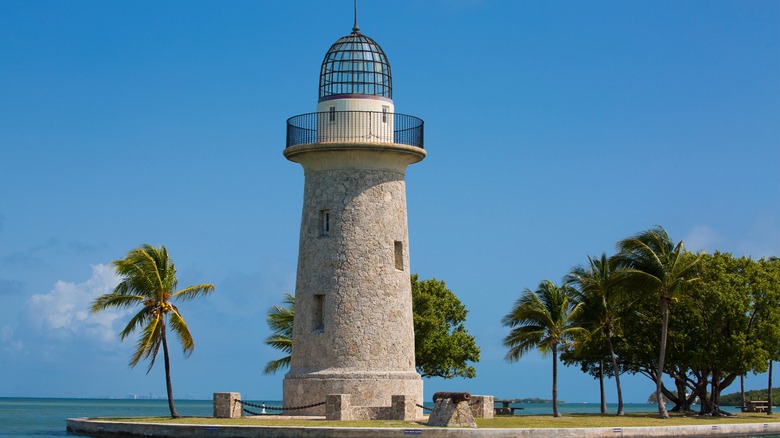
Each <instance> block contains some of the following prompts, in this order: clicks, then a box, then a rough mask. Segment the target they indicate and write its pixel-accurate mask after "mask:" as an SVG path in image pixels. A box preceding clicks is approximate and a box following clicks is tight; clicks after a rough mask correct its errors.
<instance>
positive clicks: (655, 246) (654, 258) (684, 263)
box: [614, 226, 702, 418]
mask: <svg viewBox="0 0 780 438" xmlns="http://www.w3.org/2000/svg"><path fill="white" fill-rule="evenodd" d="M617 247H618V253H617V254H616V255H615V256H614V258H615V261H616V263H617V265H618V266H620V267H621V268H622V270H621V273H620V276H619V277H620V281H621V282H622V283H623V285H624V286H625V287H626V290H634V291H636V292H643V293H654V294H656V295H657V296H658V299H659V304H660V308H661V346H660V349H659V352H658V363H657V369H656V373H655V374H656V376H655V383H656V388H655V391H656V399H657V401H658V415H659V416H660V417H661V418H669V413H668V412H667V411H666V406H665V405H664V402H663V396H662V394H661V392H662V388H663V371H664V359H665V356H666V338H667V334H668V331H669V303H670V302H671V301H672V299H673V298H675V297H676V296H678V295H679V294H680V293H681V292H682V291H683V290H684V289H685V288H686V287H687V286H688V285H689V284H690V283H692V282H694V281H696V280H697V278H695V277H692V276H690V275H687V274H689V273H690V271H691V269H692V268H693V267H694V266H695V265H696V264H697V263H698V262H699V260H701V256H702V255H701V254H698V255H697V256H695V257H690V256H688V255H687V254H688V253H687V252H686V251H685V246H684V244H683V241H682V240H681V241H680V242H678V243H676V244H675V243H674V242H672V239H670V238H669V234H668V233H667V232H666V230H665V229H663V228H662V227H660V226H656V227H655V228H652V229H650V230H645V231H642V232H640V233H638V234H636V235H634V236H631V237H629V238H627V239H624V240H621V241H620V242H618V243H617Z"/></svg>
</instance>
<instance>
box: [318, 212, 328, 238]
mask: <svg viewBox="0 0 780 438" xmlns="http://www.w3.org/2000/svg"><path fill="white" fill-rule="evenodd" d="M320 223H321V230H320V235H322V237H328V236H330V210H320Z"/></svg>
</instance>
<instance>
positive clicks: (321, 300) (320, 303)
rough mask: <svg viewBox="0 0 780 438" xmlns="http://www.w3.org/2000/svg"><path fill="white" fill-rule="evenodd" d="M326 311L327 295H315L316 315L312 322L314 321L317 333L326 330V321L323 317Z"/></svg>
mask: <svg viewBox="0 0 780 438" xmlns="http://www.w3.org/2000/svg"><path fill="white" fill-rule="evenodd" d="M324 309H325V295H324V294H316V295H314V315H313V316H314V318H312V321H314V331H315V332H321V331H323V330H325V321H324V319H323V317H322V314H323V311H324Z"/></svg>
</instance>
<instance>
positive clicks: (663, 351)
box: [655, 296, 669, 418]
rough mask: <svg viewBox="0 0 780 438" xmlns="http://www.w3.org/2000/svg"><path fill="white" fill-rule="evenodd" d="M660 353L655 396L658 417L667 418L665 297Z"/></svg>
mask: <svg viewBox="0 0 780 438" xmlns="http://www.w3.org/2000/svg"><path fill="white" fill-rule="evenodd" d="M661 318H662V320H661V351H659V352H658V369H657V371H656V375H655V396H656V398H657V399H658V416H659V417H661V418H669V413H668V412H666V405H664V398H663V394H662V393H661V391H662V388H663V384H664V383H663V378H664V359H665V358H666V334H667V332H668V331H669V299H668V298H667V297H666V296H662V297H661Z"/></svg>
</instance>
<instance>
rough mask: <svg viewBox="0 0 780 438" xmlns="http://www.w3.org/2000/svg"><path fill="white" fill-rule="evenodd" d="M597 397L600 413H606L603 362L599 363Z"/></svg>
mask: <svg viewBox="0 0 780 438" xmlns="http://www.w3.org/2000/svg"><path fill="white" fill-rule="evenodd" d="M599 395H600V396H601V413H602V414H606V413H607V398H606V396H605V395H604V361H603V360H600V361H599Z"/></svg>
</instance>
